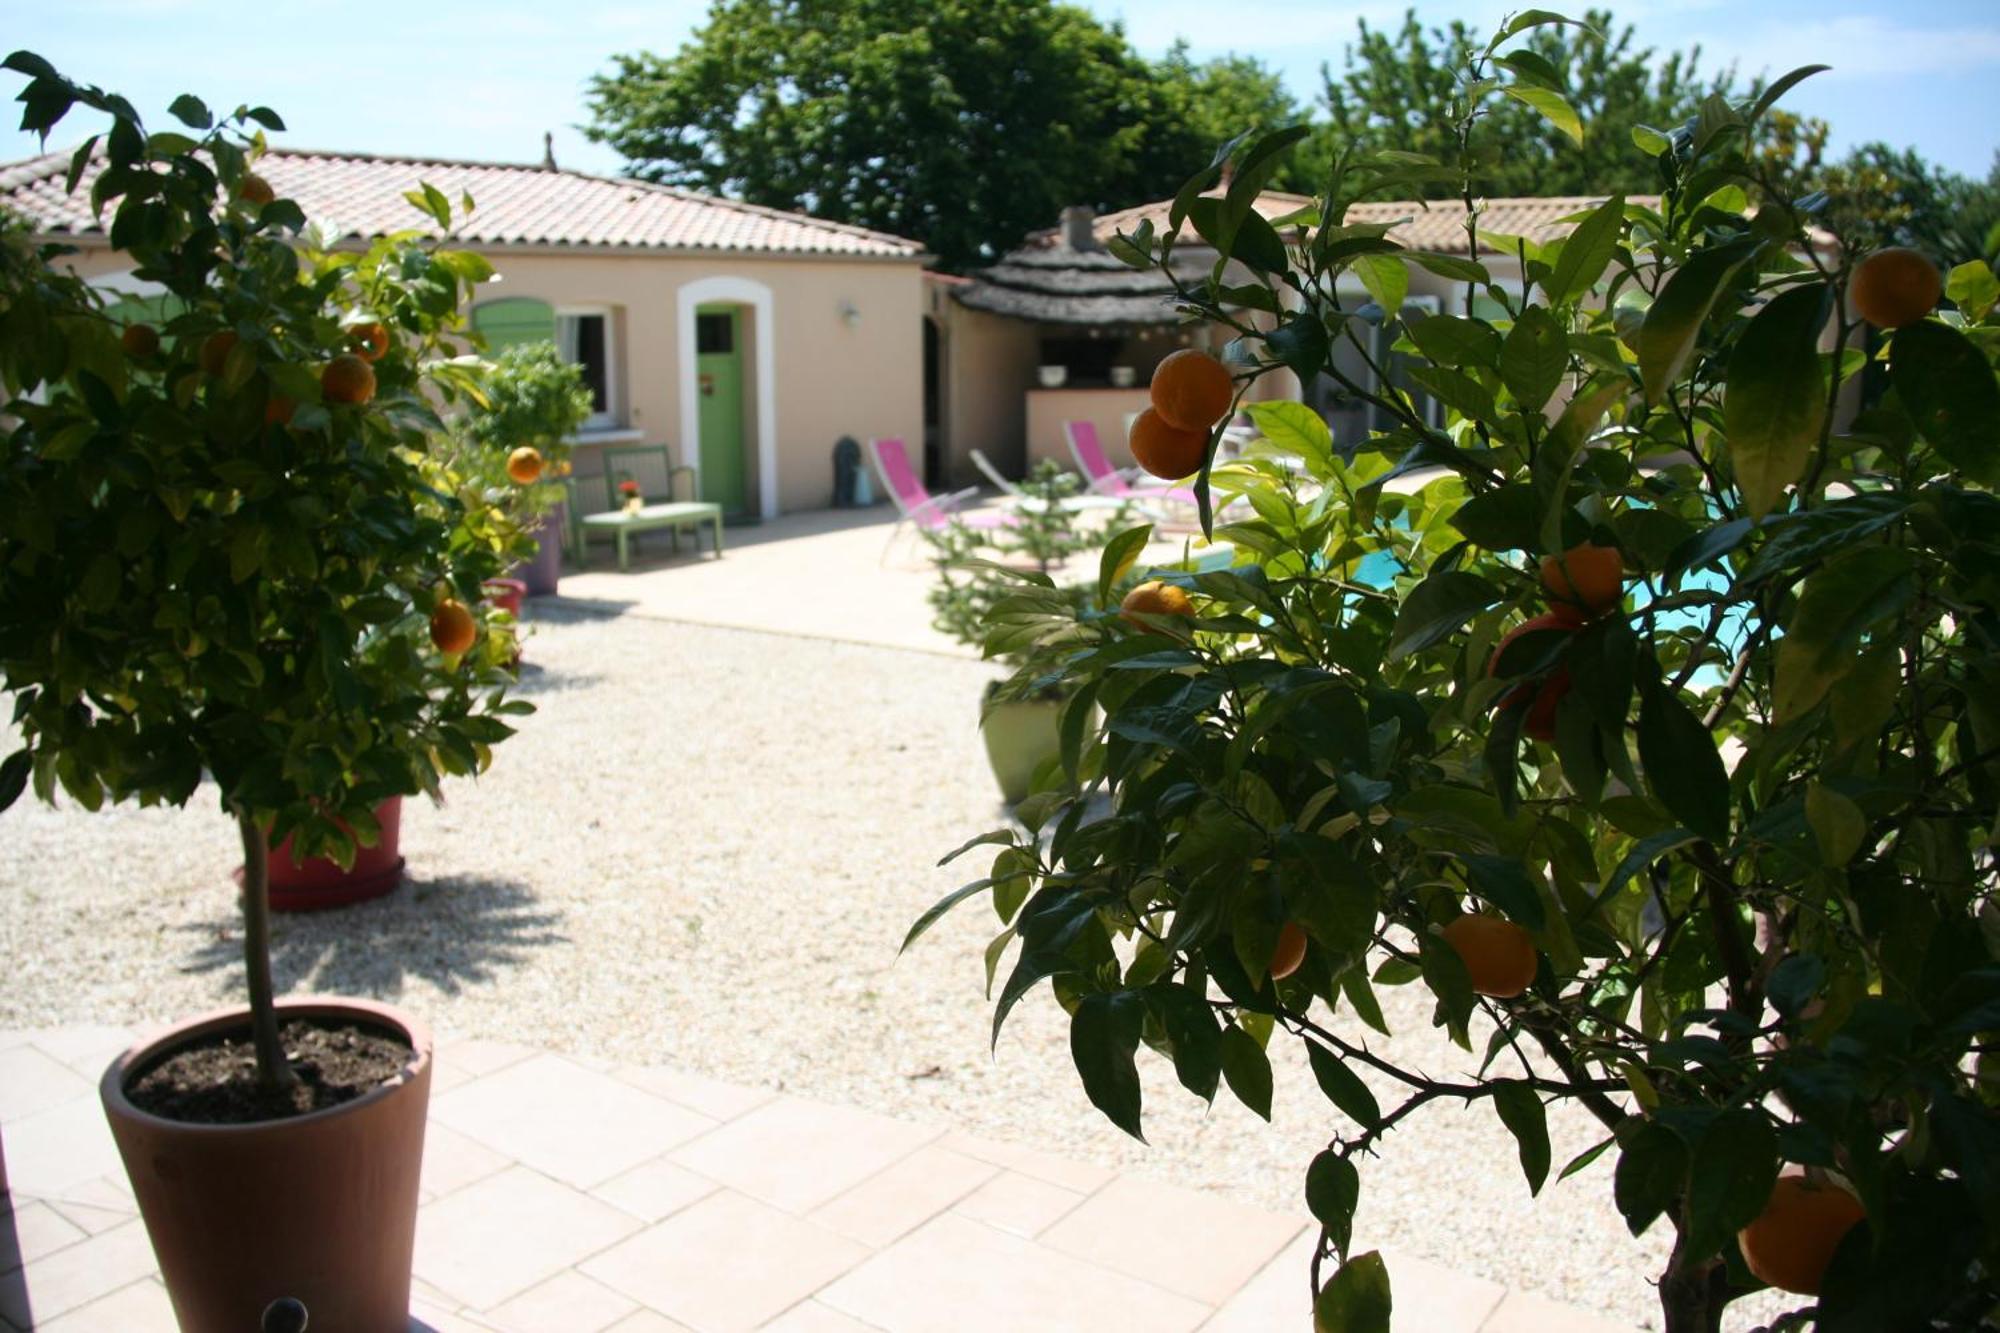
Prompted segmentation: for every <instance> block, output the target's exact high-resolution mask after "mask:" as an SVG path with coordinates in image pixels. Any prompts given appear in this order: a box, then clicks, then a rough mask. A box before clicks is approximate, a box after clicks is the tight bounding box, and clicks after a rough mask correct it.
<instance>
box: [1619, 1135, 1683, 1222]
mask: <svg viewBox="0 0 2000 1333" xmlns="http://www.w3.org/2000/svg"><path fill="white" fill-rule="evenodd" d="M1686 1166H1687V1149H1686V1148H1684V1147H1683V1146H1682V1145H1681V1141H1680V1139H1679V1138H1678V1137H1677V1136H1675V1135H1674V1133H1673V1132H1672V1131H1670V1130H1668V1129H1665V1128H1663V1127H1662V1126H1660V1125H1657V1124H1650V1123H1649V1124H1643V1125H1641V1126H1640V1127H1639V1129H1638V1130H1637V1131H1636V1132H1635V1133H1634V1134H1633V1135H1632V1138H1631V1141H1630V1142H1628V1143H1627V1144H1626V1145H1625V1150H1624V1152H1622V1153H1620V1154H1619V1157H1618V1171H1617V1173H1616V1175H1615V1176H1614V1178H1613V1180H1612V1198H1613V1200H1614V1201H1615V1202H1616V1203H1617V1205H1618V1211H1619V1213H1620V1214H1622V1215H1623V1216H1624V1218H1625V1225H1626V1227H1627V1228H1628V1229H1629V1230H1630V1231H1631V1232H1632V1234H1633V1235H1635V1236H1639V1235H1644V1234H1645V1231H1646V1228H1647V1227H1649V1226H1651V1225H1653V1222H1654V1220H1655V1219H1656V1218H1658V1217H1659V1215H1660V1214H1661V1213H1664V1212H1665V1211H1666V1210H1667V1209H1668V1208H1670V1207H1672V1206H1673V1202H1674V1200H1675V1199H1676V1198H1678V1197H1679V1195H1680V1191H1681V1179H1682V1175H1683V1173H1684V1172H1685V1170H1686Z"/></svg>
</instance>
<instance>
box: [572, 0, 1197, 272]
mask: <svg viewBox="0 0 2000 1333" xmlns="http://www.w3.org/2000/svg"><path fill="white" fill-rule="evenodd" d="M1234 74H1235V71H1233V70H1232V71H1228V72H1227V77H1229V78H1230V79H1232V80H1233V79H1234ZM1215 77H1216V78H1217V79H1218V80H1221V79H1223V78H1225V72H1224V71H1218V72H1217V74H1216V75H1215ZM589 105H590V111H591V123H590V124H589V126H587V127H586V129H585V133H586V134H588V135H589V136H590V137H591V138H592V139H594V140H596V141H598V142H601V143H607V144H609V145H611V146H612V147H613V148H615V149H616V150H617V151H618V152H619V153H621V154H623V155H624V156H625V158H626V159H627V160H628V168H627V169H628V170H630V171H631V172H632V173H633V174H635V175H638V176H640V177H642V178H645V179H648V180H657V181H664V182H668V183H670V184H676V185H685V186H692V187H695V188H699V189H704V190H709V191H714V192H718V193H722V194H727V195H733V196H735V197H738V198H742V199H745V200H748V201H749V202H751V203H755V204H764V205H769V206H772V207H777V208H787V209H800V210H803V211H805V212H808V213H811V214H813V215H814V216H817V217H822V218H828V219H831V220H833V221H836V222H848V223H855V224H858V225H861V226H865V227H874V228H879V229H881V230H884V231H889V232H893V233H895V234H897V235H900V236H907V237H910V238H912V239H915V240H920V241H922V242H923V243H924V244H925V245H926V246H927V247H928V248H929V249H930V250H931V252H932V253H933V254H935V255H936V256H937V257H938V260H939V262H940V264H941V265H943V266H944V267H947V268H963V267H966V266H968V265H973V264H976V263H978V262H979V261H981V260H983V259H990V258H991V257H993V256H994V255H996V254H998V253H1000V252H1002V251H1004V250H1006V249H1008V248H1011V247H1012V246H1014V245H1015V244H1017V243H1018V242H1019V240H1020V238H1021V237H1022V236H1023V235H1025V234H1026V233H1027V232H1029V231H1031V230H1033V229H1035V228H1038V227H1046V226H1049V225H1050V224H1051V223H1053V221H1054V220H1055V218H1056V217H1057V215H1058V214H1059V213H1060V212H1061V210H1062V209H1063V207H1064V206H1066V205H1069V204H1077V203H1091V204H1096V205H1099V206H1100V207H1122V206H1125V205H1128V204H1132V203H1137V202H1141V201H1143V200H1145V199H1147V198H1152V197H1157V195H1158V192H1159V190H1160V189H1162V188H1163V186H1162V183H1161V178H1159V177H1158V175H1157V173H1158V171H1159V170H1160V168H1161V165H1162V164H1163V163H1164V162H1165V161H1168V160H1173V161H1176V162H1178V161H1184V160H1185V159H1186V156H1187V155H1186V153H1185V152H1184V150H1183V144H1184V140H1182V139H1180V138H1173V139H1172V140H1171V141H1170V142H1169V143H1167V144H1166V145H1164V146H1161V145H1158V144H1156V143H1155V140H1156V138H1157V137H1158V135H1159V134H1160V133H1161V131H1160V129H1159V128H1158V127H1159V126H1161V125H1162V124H1163V123H1165V124H1168V125H1169V129H1170V130H1171V122H1170V120H1168V119H1167V117H1166V115H1165V109H1166V106H1167V100H1166V94H1165V91H1164V90H1163V88H1162V86H1161V83H1160V80H1159V79H1158V78H1157V77H1156V75H1155V74H1154V72H1153V71H1152V69H1151V68H1150V67H1149V66H1148V65H1147V64H1146V62H1144V61H1143V60H1141V59H1140V58H1139V57H1138V56H1137V55H1136V54H1135V53H1134V52H1133V51H1132V50H1131V48H1130V47H1129V45H1128V44H1127V43H1126V41H1125V38H1124V35H1123V32H1122V31H1121V30H1120V29H1119V28H1117V27H1109V28H1107V27H1105V26H1104V25H1102V24H1100V23H1099V22H1098V21H1097V20H1096V19H1095V18H1093V17H1092V16H1091V15H1090V14H1089V13H1087V12H1085V11H1084V10H1082V9H1079V8H1076V7H1073V6H1070V5H1062V4H1054V3H1050V0H881V3H876V4H868V5H855V4H849V3H841V2H839V0H795V2H794V3H786V4H777V3H772V2H771V0H717V3H716V4H715V6H714V8H713V9H711V10H710V12H709V16H708V21H707V23H706V24H705V25H704V26H703V27H702V28H701V29H700V30H699V31H697V32H696V33H695V35H694V37H693V39H692V40H691V41H689V42H688V44H687V45H686V46H684V47H682V48H681V49H680V50H679V51H677V52H675V53H674V54H672V55H667V56H662V55H656V54H653V53H650V52H642V53H640V54H637V55H620V56H617V57H615V58H614V60H613V69H612V71H611V72H610V73H608V74H603V75H599V76H597V77H595V78H594V79H593V80H592V81H591V85H590V96H589ZM1173 133H1175V134H1178V131H1174V132H1173ZM1175 174H1176V175H1177V174H1178V168H1177V167H1176V168H1175ZM1172 178H1173V177H1172V176H1168V177H1165V179H1167V180H1171V179H1172Z"/></svg>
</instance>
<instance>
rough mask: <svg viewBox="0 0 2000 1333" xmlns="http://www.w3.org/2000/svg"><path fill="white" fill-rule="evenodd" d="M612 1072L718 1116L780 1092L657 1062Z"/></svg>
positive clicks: (726, 1116)
mask: <svg viewBox="0 0 2000 1333" xmlns="http://www.w3.org/2000/svg"><path fill="white" fill-rule="evenodd" d="M613 1072H614V1073H616V1074H617V1076H618V1077H619V1078H622V1079H624V1080H625V1081H626V1082H627V1083H630V1084H631V1085H632V1086H633V1087H635V1088H638V1089H639V1090H640V1091H642V1092H650V1093H652V1094H653V1095H654V1096H656V1097H665V1098H666V1099H667V1100H668V1101H670V1102H679V1103H680V1104H681V1105H682V1106H685V1107H687V1108H688V1109H689V1110H693V1111H699V1112H701V1113H702V1114H703V1115H706V1116H713V1117H714V1118H715V1119H717V1120H734V1119H735V1118H736V1117H737V1116H739V1115H742V1114H743V1113H744V1112H745V1111H754V1110H756V1109H757V1108H758V1107H760V1106H762V1105H763V1104H764V1103H765V1102H768V1101H771V1100H773V1099H775V1098H776V1097H777V1095H778V1094H777V1093H775V1092H773V1091H771V1090H770V1089H769V1088H752V1087H746V1086H744V1085H743V1084H740V1083H724V1082H723V1081H722V1080H721V1079H716V1078H709V1077H708V1076H707V1075H705V1074H690V1073H688V1072H686V1071H685V1070H680V1069H663V1068H660V1067H658V1066H654V1065H623V1066H621V1067H619V1068H618V1069H617V1070H615V1071H613Z"/></svg>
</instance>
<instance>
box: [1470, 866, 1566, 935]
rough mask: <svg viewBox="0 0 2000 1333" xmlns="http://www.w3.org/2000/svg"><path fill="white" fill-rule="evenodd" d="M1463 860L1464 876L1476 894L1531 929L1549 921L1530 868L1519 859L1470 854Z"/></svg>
mask: <svg viewBox="0 0 2000 1333" xmlns="http://www.w3.org/2000/svg"><path fill="white" fill-rule="evenodd" d="M1460 859H1461V860H1462V861H1464V862H1465V877H1466V880H1467V882H1468V883H1470V884H1471V886H1472V891H1473V893H1475V894H1477V895H1478V896H1479V897H1480V898H1482V899H1484V900H1485V901H1487V902H1489V903H1492V904H1493V905H1494V906H1495V907H1497V908H1499V909H1500V910H1501V911H1503V912H1505V913H1506V914H1507V915H1508V916H1509V917H1511V918H1513V919H1514V920H1515V921H1516V922H1518V923H1520V924H1521V925H1523V926H1525V927H1527V928H1528V929H1529V930H1540V929H1541V928H1542V927H1543V926H1544V925H1545V924H1546V918H1545V917H1544V916H1543V914H1542V899H1541V895H1540V894H1539V893H1537V892H1536V891H1535V883H1534V881H1533V880H1532V879H1530V878H1529V877H1528V868H1527V867H1526V866H1524V865H1522V864H1521V862H1520V861H1519V860H1518V859H1517V858H1514V857H1510V856H1485V855H1478V854H1467V855H1465V856H1462V857H1461V858H1460Z"/></svg>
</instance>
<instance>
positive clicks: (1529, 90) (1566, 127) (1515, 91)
mask: <svg viewBox="0 0 2000 1333" xmlns="http://www.w3.org/2000/svg"><path fill="white" fill-rule="evenodd" d="M1500 91H1501V92H1503V93H1506V94H1507V96H1509V97H1511V98H1513V99H1514V100H1515V101H1517V102H1519V103H1521V104H1522V105H1523V106H1529V107H1533V108H1534V109H1535V110H1537V111H1539V112H1541V113H1542V118H1543V119H1544V120H1546V121H1548V122H1549V124H1551V125H1553V126H1555V127H1556V128H1557V129H1559V130H1561V131H1562V132H1563V133H1564V134H1566V135H1568V136H1569V140H1570V142H1571V143H1573V144H1575V145H1576V146H1577V147H1578V148H1581V147H1583V121H1582V119H1580V118H1579V117H1578V116H1577V114H1576V108H1575V107H1573V106H1571V105H1570V104H1569V99H1568V98H1566V97H1564V96H1563V95H1562V94H1561V93H1559V92H1557V91H1556V90H1555V89H1553V88H1544V87H1543V86H1541V85H1540V84H1535V83H1527V84H1523V83H1510V84H1508V85H1507V86H1506V87H1505V88H1502V89H1501V90H1500Z"/></svg>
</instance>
